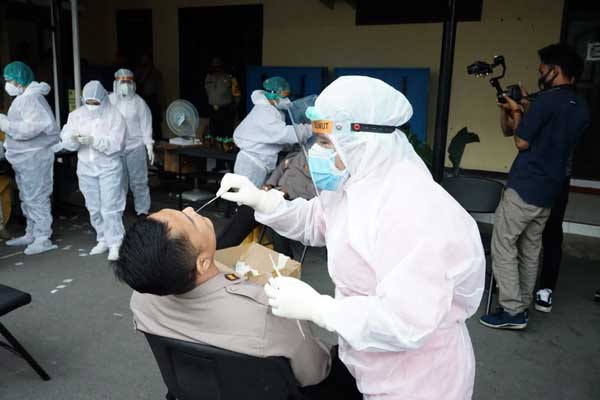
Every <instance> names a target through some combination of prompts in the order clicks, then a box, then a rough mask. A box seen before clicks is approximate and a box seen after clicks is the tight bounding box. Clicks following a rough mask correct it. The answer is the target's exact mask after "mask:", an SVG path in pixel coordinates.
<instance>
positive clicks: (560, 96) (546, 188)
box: [507, 85, 590, 208]
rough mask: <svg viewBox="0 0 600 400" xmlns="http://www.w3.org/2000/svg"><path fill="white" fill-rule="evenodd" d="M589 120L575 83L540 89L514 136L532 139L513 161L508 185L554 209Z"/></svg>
mask: <svg viewBox="0 0 600 400" xmlns="http://www.w3.org/2000/svg"><path fill="white" fill-rule="evenodd" d="M589 123H590V115H589V110H588V107H587V105H586V103H585V101H584V100H583V99H582V98H580V97H579V96H577V93H576V92H575V90H574V87H573V86H570V85H564V86H557V87H554V88H551V89H548V90H546V91H543V92H541V93H540V94H539V95H538V97H537V98H536V99H535V101H533V102H532V103H531V106H530V107H529V111H528V112H527V113H525V115H523V118H522V120H521V123H520V124H519V126H518V128H517V130H516V132H515V135H517V136H518V137H520V138H521V139H523V140H526V141H527V142H529V148H528V149H527V150H523V151H520V152H519V154H518V155H517V158H515V161H514V162H513V165H512V167H511V169H510V174H509V177H508V182H507V186H508V187H509V188H512V189H514V190H515V191H516V192H517V193H518V194H519V196H521V198H522V199H523V200H525V201H526V202H527V203H529V204H532V205H535V206H538V207H544V208H551V207H552V206H553V205H554V202H555V200H556V198H557V196H558V194H559V192H560V189H561V185H562V184H563V183H564V180H565V177H566V175H567V166H568V163H569V159H570V158H571V155H572V154H573V150H574V149H575V145H576V144H577V142H578V141H579V139H580V138H581V136H582V135H583V133H584V131H585V129H586V128H587V127H588V125H589Z"/></svg>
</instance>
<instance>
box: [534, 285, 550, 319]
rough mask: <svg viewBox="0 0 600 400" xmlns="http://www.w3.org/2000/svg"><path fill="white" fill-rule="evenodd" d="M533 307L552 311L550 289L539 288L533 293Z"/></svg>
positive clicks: (547, 311)
mask: <svg viewBox="0 0 600 400" xmlns="http://www.w3.org/2000/svg"><path fill="white" fill-rule="evenodd" d="M535 309H536V310H538V311H541V312H545V313H549V312H550V311H552V290H551V289H540V290H538V291H537V293H536V295H535Z"/></svg>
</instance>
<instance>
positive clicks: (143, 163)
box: [109, 69, 154, 215]
mask: <svg viewBox="0 0 600 400" xmlns="http://www.w3.org/2000/svg"><path fill="white" fill-rule="evenodd" d="M129 76H130V77H131V79H133V73H132V72H131V71H129V70H122V69H121V70H119V71H117V73H116V74H115V78H117V80H116V81H115V84H114V92H113V93H111V94H110V96H109V99H110V103H111V104H112V105H113V106H114V107H116V108H117V109H118V110H119V111H120V112H121V115H123V118H125V122H126V124H127V134H126V140H125V153H124V157H123V158H124V172H125V174H124V180H125V181H124V185H125V187H126V188H127V186H129V188H130V189H131V192H132V193H133V200H134V204H135V211H136V213H137V214H138V215H143V214H148V211H149V210H150V189H149V187H148V160H150V163H153V162H154V153H153V143H154V141H153V140H152V114H151V112H150V108H149V107H148V105H147V104H146V102H145V101H144V99H142V98H141V97H140V96H139V95H137V94H136V93H135V84H132V82H133V81H126V80H121V79H119V78H123V77H129ZM123 89H125V90H123ZM147 157H148V158H147ZM126 190H127V189H126Z"/></svg>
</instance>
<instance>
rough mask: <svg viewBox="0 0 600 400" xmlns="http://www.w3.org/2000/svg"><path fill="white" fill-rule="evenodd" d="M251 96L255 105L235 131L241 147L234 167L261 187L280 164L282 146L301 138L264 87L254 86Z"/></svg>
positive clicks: (235, 136)
mask: <svg viewBox="0 0 600 400" xmlns="http://www.w3.org/2000/svg"><path fill="white" fill-rule="evenodd" d="M251 99H252V103H254V107H253V108H252V110H250V112H249V113H248V115H247V116H246V118H244V120H243V121H242V122H241V123H240V124H239V125H238V127H237V128H236V129H235V131H234V132H233V141H234V142H235V144H236V146H237V147H239V149H240V151H239V153H238V155H237V157H236V160H235V166H234V168H233V171H234V172H235V173H236V174H238V175H243V176H246V177H248V179H250V180H251V181H252V182H253V183H254V184H255V185H256V186H257V187H260V186H262V185H263V184H264V183H265V181H266V180H267V177H268V176H269V175H270V174H271V172H273V170H274V169H275V167H276V166H277V155H278V154H279V152H280V151H281V150H283V146H284V145H286V144H293V143H298V139H297V136H296V133H295V132H294V127H293V126H291V125H286V123H285V115H284V113H283V111H281V110H279V109H277V107H275V106H274V105H272V104H271V103H269V100H267V98H266V97H265V95H264V91H262V90H255V91H254V92H252V96H251ZM286 100H287V99H286ZM280 102H285V100H283V99H282V100H280ZM282 104H283V103H282Z"/></svg>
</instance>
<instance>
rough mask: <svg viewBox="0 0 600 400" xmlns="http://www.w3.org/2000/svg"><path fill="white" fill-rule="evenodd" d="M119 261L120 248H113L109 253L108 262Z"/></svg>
mask: <svg viewBox="0 0 600 400" xmlns="http://www.w3.org/2000/svg"><path fill="white" fill-rule="evenodd" d="M118 259H119V246H111V247H110V248H109V251H108V261H117V260H118Z"/></svg>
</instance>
